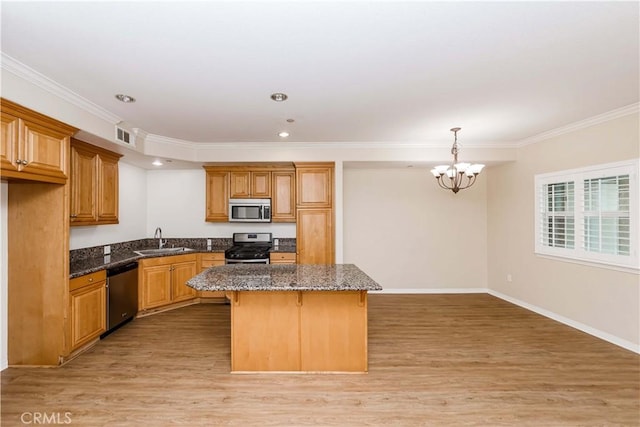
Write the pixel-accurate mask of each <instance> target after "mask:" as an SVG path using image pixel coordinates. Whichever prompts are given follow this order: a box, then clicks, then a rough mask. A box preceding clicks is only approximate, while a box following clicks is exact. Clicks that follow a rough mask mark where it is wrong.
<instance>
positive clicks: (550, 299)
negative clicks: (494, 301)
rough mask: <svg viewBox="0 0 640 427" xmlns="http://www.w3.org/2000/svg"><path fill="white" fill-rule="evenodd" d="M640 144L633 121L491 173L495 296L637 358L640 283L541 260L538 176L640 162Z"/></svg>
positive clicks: (576, 136)
mask: <svg viewBox="0 0 640 427" xmlns="http://www.w3.org/2000/svg"><path fill="white" fill-rule="evenodd" d="M638 141H640V135H639V120H638V115H637V114H633V115H629V116H626V117H622V118H618V119H616V120H611V121H608V122H605V123H601V124H598V125H595V126H591V127H588V128H584V129H580V130H577V131H574V132H571V133H568V134H564V135H561V136H558V137H555V138H552V139H549V140H546V141H543V142H538V143H536V144H531V145H527V146H525V147H522V148H520V150H519V151H520V152H519V155H518V157H519V158H518V161H517V162H514V163H511V164H509V165H502V166H498V167H495V168H491V169H490V170H489V171H488V174H487V178H488V181H487V182H488V184H487V185H488V207H489V221H488V230H489V236H490V238H489V245H488V253H489V261H488V267H489V287H490V288H491V290H492V292H494V293H496V294H497V295H498V296H501V297H506V298H509V299H511V300H512V301H514V302H516V303H520V304H522V305H524V306H525V307H528V308H531V309H535V310H537V311H539V312H541V313H543V314H545V315H548V316H551V317H554V318H556V319H558V320H561V321H563V322H565V323H568V324H571V325H572V326H575V327H577V328H579V329H582V330H584V331H586V332H588V333H591V334H594V335H596V336H600V337H602V338H604V339H607V340H608V341H611V342H615V343H617V344H619V345H621V346H623V347H625V348H629V349H631V350H634V351H636V352H640V276H639V275H638V273H637V272H635V273H633V272H622V271H614V270H610V269H606V268H602V267H594V266H589V265H580V264H574V263H568V262H563V261H561V260H559V259H550V258H543V257H540V256H536V255H535V253H534V238H535V236H534V220H535V204H534V176H535V175H536V174H540V173H546V172H552V171H560V170H567V169H573V168H579V167H584V166H589V165H597V164H603V163H609V162H615V161H621V160H628V159H633V158H638V156H640V144H639V143H638ZM507 275H510V276H511V279H512V281H511V282H509V281H508V280H507V279H506V278H507Z"/></svg>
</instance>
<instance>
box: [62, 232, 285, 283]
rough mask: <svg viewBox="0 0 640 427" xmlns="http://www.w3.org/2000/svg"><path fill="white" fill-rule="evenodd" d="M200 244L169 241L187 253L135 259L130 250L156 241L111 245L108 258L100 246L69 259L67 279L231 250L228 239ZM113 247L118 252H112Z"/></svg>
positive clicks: (278, 248)
mask: <svg viewBox="0 0 640 427" xmlns="http://www.w3.org/2000/svg"><path fill="white" fill-rule="evenodd" d="M201 240H202V241H204V239H192V240H188V239H169V244H170V245H171V246H169V247H172V246H175V247H186V248H189V250H187V251H184V252H169V253H164V254H151V255H139V254H137V253H135V252H134V249H135V250H141V249H156V248H157V246H155V243H156V241H157V239H146V240H137V241H132V242H125V243H122V244H114V245H112V253H111V255H101V252H100V251H101V250H102V246H100V247H96V248H90V250H84V249H81V250H77V251H78V252H79V251H85V253H83V255H82V256H75V257H71V260H70V263H69V278H70V279H73V278H76V277H80V276H83V275H85V274H89V273H95V272H96V271H100V270H106V269H107V268H114V267H118V266H120V265H124V264H128V263H130V262H133V261H137V260H139V259H142V258H158V257H165V256H175V255H186V254H193V253H214V252H215V253H220V252H222V253H224V251H225V250H227V249H229V248H230V247H231V246H232V243H231V239H213V243H214V244H213V245H212V246H211V247H207V246H206V243H205V244H204V245H203V244H202V242H201ZM281 242H282V240H281ZM116 247H117V248H118V249H116V250H114V249H115V248H116ZM72 252H73V251H72ZM270 252H293V253H295V252H296V245H295V243H285V244H282V243H280V245H278V246H274V247H272V248H271V250H270Z"/></svg>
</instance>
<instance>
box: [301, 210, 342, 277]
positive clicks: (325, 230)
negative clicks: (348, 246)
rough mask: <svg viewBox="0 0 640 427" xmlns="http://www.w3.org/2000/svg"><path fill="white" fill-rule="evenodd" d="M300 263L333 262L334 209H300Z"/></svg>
mask: <svg viewBox="0 0 640 427" xmlns="http://www.w3.org/2000/svg"><path fill="white" fill-rule="evenodd" d="M296 250H297V251H298V258H297V259H298V264H333V263H334V257H335V252H334V245H333V209H332V208H327V209H324V208H322V209H306V208H305V209H298V225H297V227H296Z"/></svg>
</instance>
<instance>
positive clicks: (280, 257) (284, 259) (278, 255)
mask: <svg viewBox="0 0 640 427" xmlns="http://www.w3.org/2000/svg"><path fill="white" fill-rule="evenodd" d="M269 262H270V263H271V264H295V263H296V253H295V252H272V253H270V254H269Z"/></svg>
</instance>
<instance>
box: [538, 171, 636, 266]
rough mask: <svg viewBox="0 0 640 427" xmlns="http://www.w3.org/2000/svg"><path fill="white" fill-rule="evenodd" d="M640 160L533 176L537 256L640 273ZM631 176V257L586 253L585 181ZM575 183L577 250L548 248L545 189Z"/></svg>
mask: <svg viewBox="0 0 640 427" xmlns="http://www.w3.org/2000/svg"><path fill="white" fill-rule="evenodd" d="M639 165H640V159H632V160H625V161H621V162H614V163H606V164H600V165H593V166H588V167H584V168H578V169H570V170H564V171H557V172H550V173H544V174H537V175H535V176H534V197H535V200H534V209H535V227H534V232H535V236H534V252H535V254H536V255H539V256H542V257H551V258H554V259H558V260H561V261H566V262H578V263H583V264H588V265H593V266H598V267H604V268H614V269H622V270H624V271H631V272H635V273H640V253H639V245H640V229H639V224H638V223H639V222H640V209H639V205H640V186H639V185H638V170H639ZM620 175H629V255H618V254H607V253H602V252H592V251H587V250H586V249H585V234H584V231H585V225H584V224H585V222H584V221H585V217H586V216H588V215H586V211H585V198H584V183H585V181H586V180H590V179H598V178H606V177H611V176H620ZM572 181H573V183H574V184H573V188H574V194H573V197H574V203H573V209H574V212H573V220H574V247H573V248H562V247H554V246H547V245H545V244H544V239H545V238H548V236H547V235H546V234H543V233H544V232H545V229H544V227H543V224H542V221H543V219H544V217H545V214H546V212H547V210H546V208H545V205H546V200H547V199H546V197H547V195H546V193H544V192H543V189H544V186H545V185H548V184H560V183H568V182H572Z"/></svg>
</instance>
